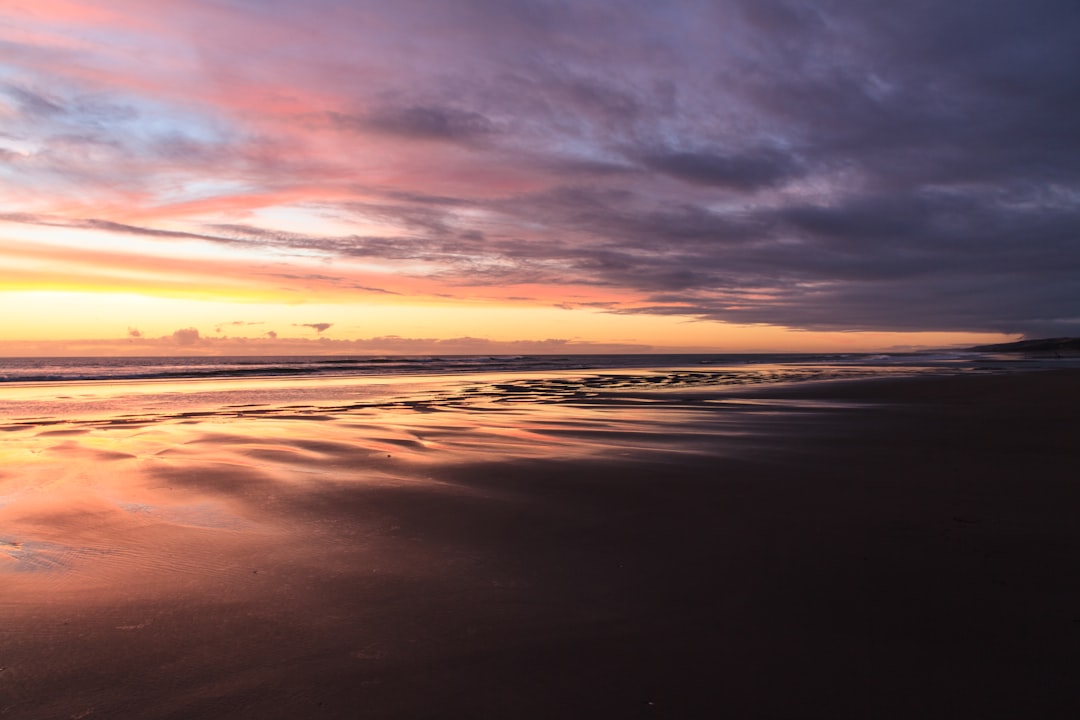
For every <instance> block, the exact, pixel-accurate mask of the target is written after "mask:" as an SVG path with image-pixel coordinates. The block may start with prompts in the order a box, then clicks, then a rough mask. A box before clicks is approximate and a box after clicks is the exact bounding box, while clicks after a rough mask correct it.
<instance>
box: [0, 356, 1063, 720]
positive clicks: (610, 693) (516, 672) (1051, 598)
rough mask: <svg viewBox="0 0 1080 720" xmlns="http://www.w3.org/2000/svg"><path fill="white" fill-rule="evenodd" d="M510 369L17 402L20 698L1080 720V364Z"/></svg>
mask: <svg viewBox="0 0 1080 720" xmlns="http://www.w3.org/2000/svg"><path fill="white" fill-rule="evenodd" d="M514 392H515V391H514V390H512V389H507V388H502V389H501V390H500V389H499V388H495V389H494V390H493V391H492V393H491V394H490V396H489V397H486V399H485V398H481V399H480V400H479V401H477V402H474V403H472V404H471V405H468V406H466V405H461V404H455V403H444V404H438V403H435V404H431V403H424V404H415V403H414V404H412V405H409V404H405V405H401V406H396V407H383V408H370V409H359V410H355V409H354V410H350V411H340V412H327V413H322V414H320V413H314V412H306V413H304V412H296V413H291V412H287V411H278V412H275V413H269V414H264V415H263V416H256V417H250V416H243V413H236V412H230V413H228V414H226V413H211V414H208V415H201V416H192V417H186V418H184V417H174V418H172V419H159V420H157V421H155V422H145V423H140V422H138V421H136V420H132V421H129V422H127V423H125V424H120V425H112V426H110V425H108V424H103V423H96V424H95V423H90V424H65V423H58V424H55V425H36V426H17V425H9V426H7V427H6V428H5V429H6V430H7V432H4V433H0V460H2V464H0V622H2V624H0V717H3V718H4V719H5V720H7V719H8V718H11V719H12V720H15V719H19V720H21V719H23V718H121V717H123V718H226V717H228V718H260V719H264V718H307V717H311V718H359V717H363V718H422V717H424V718H426V717H431V718H458V717H460V718H555V717H559V718H607V717H612V718H633V717H666V718H690V717H731V718H820V717H829V718H843V717H850V718H946V717H948V718H969V717H970V718H989V717H1010V718H1012V717H1015V718H1030V717H1038V718H1048V717H1076V716H1078V715H1077V714H1078V713H1080V691H1078V690H1077V682H1076V678H1077V677H1078V676H1080V573H1078V572H1077V570H1078V569H1080V568H1078V562H1080V560H1078V559H1080V523H1078V522H1077V508H1078V507H1080V480H1078V479H1077V478H1078V475H1080V474H1078V473H1077V472H1076V466H1077V460H1078V458H1080V451H1078V449H1077V447H1078V443H1077V437H1078V436H1080V410H1078V408H1080V374H1078V373H1076V372H1051V373H1037V374H1036V373H1032V374H1024V375H1009V376H979V377H962V378H922V379H894V380H882V381H852V382H844V381H840V382H829V383H819V384H813V385H808V384H803V385H785V386H782V387H772V388H756V389H742V390H734V391H730V390H728V391H725V390H719V389H717V390H710V391H708V392H705V391H682V392H664V391H655V390H647V389H641V390H639V389H633V388H624V389H622V390H619V391H611V392H599V393H584V392H580V391H579V390H571V391H567V392H566V393H564V394H563V395H562V396H561V397H558V398H551V397H546V398H543V399H541V400H542V401H541V400H538V399H537V398H529V397H525V398H520V397H517V396H514ZM511 396H514V397H513V399H514V400H524V401H523V402H514V401H510V400H511ZM238 414H239V415H241V416H237V415H238Z"/></svg>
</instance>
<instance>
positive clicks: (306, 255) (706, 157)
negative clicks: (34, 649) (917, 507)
mask: <svg viewBox="0 0 1080 720" xmlns="http://www.w3.org/2000/svg"><path fill="white" fill-rule="evenodd" d="M374 7H375V5H373V4H366V3H364V2H357V3H344V4H342V3H338V2H335V1H332V0H313V3H311V4H309V5H305V8H310V10H305V11H304V12H301V11H299V10H298V9H297V8H295V7H292V6H289V5H288V4H287V3H263V4H257V5H254V4H245V3H218V4H210V5H207V4H197V5H193V6H191V7H186V6H185V7H179V6H176V7H173V6H172V5H169V6H168V9H164V8H165V6H162V8H158V6H156V5H155V6H154V8H147V9H141V10H140V13H139V14H138V22H135V20H134V19H133V18H132V17H129V16H128V15H126V14H124V13H111V14H110V13H105V12H102V13H101V14H97V15H94V19H93V20H92V21H89V20H88V21H86V24H85V25H84V26H80V31H79V32H78V33H73V32H72V29H71V27H69V25H68V21H64V22H61V21H60V19H59V18H53V17H50V15H49V13H48V12H44V11H42V12H37V13H36V14H33V15H31V14H29V11H27V10H23V9H20V8H18V7H14V6H13V7H12V8H5V9H4V10H3V11H0V12H2V14H3V18H2V19H4V20H5V21H6V22H3V23H0V27H2V28H9V29H8V30H0V41H3V42H5V43H6V45H5V47H9V48H10V49H11V57H12V58H13V60H12V62H11V63H10V65H11V68H10V70H9V71H6V72H7V73H8V74H7V75H5V84H4V85H3V87H2V88H0V102H2V103H3V107H4V112H5V113H7V114H6V115H5V123H4V125H5V128H4V133H5V134H4V137H3V145H4V148H5V150H3V151H0V152H2V153H3V155H4V157H6V158H8V159H11V158H13V157H14V155H13V153H16V154H17V155H18V157H17V160H18V163H19V173H18V175H17V177H16V176H12V175H8V176H3V177H0V197H2V198H3V203H2V204H3V205H4V207H5V208H7V209H9V211H10V212H9V214H7V215H6V216H4V218H5V219H6V220H7V221H8V222H12V223H22V224H27V223H29V224H33V225H40V226H41V227H42V228H57V229H59V228H63V229H65V231H70V233H69V234H70V236H71V237H76V236H78V233H79V232H86V233H91V234H94V236H95V237H97V236H98V235H99V234H105V235H108V236H111V241H110V247H113V248H124V251H125V252H128V251H130V252H133V253H134V252H135V250H133V248H138V249H139V250H138V252H140V253H142V254H144V255H145V256H146V257H147V258H154V257H158V256H165V257H170V258H171V257H173V256H175V255H176V254H180V250H177V252H175V253H172V254H170V253H166V252H165V251H164V250H163V249H164V248H167V249H170V250H171V249H186V248H189V247H192V246H200V247H201V246H202V245H204V244H211V245H217V246H222V247H218V248H216V251H215V252H204V253H202V254H201V255H200V257H204V256H205V257H207V258H219V257H221V256H225V255H228V256H229V257H231V258H238V259H236V260H235V262H234V264H232V265H230V264H228V263H226V262H224V261H222V260H216V259H215V260H207V261H206V274H207V275H208V276H213V277H215V278H222V282H224V281H225V279H228V280H229V281H230V282H234V283H236V285H237V286H241V287H244V288H252V287H254V288H258V289H260V290H265V291H267V292H269V291H271V290H272V291H273V292H275V293H280V294H281V295H284V296H287V297H288V298H289V299H290V301H291V300H293V299H295V298H300V297H307V296H308V295H309V294H310V293H311V291H312V289H313V288H317V289H319V290H320V291H328V290H327V289H328V288H333V289H334V291H336V292H340V293H342V294H348V293H352V292H355V293H360V294H364V293H374V294H379V295H386V296H387V298H389V297H392V296H394V295H395V294H400V295H401V296H409V295H414V294H416V293H418V292H423V293H425V294H427V295H430V296H438V295H445V296H451V297H462V296H468V295H469V294H470V293H477V292H480V291H483V292H486V293H489V294H490V295H492V296H493V295H495V294H497V293H503V294H504V295H505V296H529V297H542V298H546V299H544V300H541V301H540V302H545V303H548V304H553V301H554V302H560V303H565V304H567V306H573V307H578V306H579V305H578V304H576V303H574V302H572V301H571V300H567V299H566V298H565V297H561V296H560V293H561V291H562V290H564V289H566V288H569V287H571V286H575V287H583V288H594V289H597V290H602V291H605V292H610V293H611V294H612V295H618V296H619V298H620V299H619V300H618V301H617V302H614V301H609V300H607V299H603V300H601V301H600V302H611V304H609V305H606V306H599V305H598V306H594V309H596V310H607V311H609V312H619V313H631V314H633V313H636V314H655V315H686V316H687V317H692V318H700V319H705V320H722V321H733V322H740V323H766V324H775V325H783V326H788V327H799V328H807V329H848V330H863V329H877V330H889V329H926V330H931V329H934V330H980V331H1009V332H1012V331H1017V332H1026V333H1030V334H1035V333H1039V332H1044V331H1048V330H1052V331H1053V332H1054V333H1055V334H1070V333H1074V334H1077V333H1080V322H1078V321H1077V318H1080V292H1077V285H1076V280H1075V278H1076V277H1078V274H1077V272H1078V270H1080V244H1078V242H1077V238H1080V211H1077V202H1076V199H1077V197H1080V81H1078V71H1077V68H1080V44H1078V43H1077V42H1076V38H1077V37H1078V36H1080V14H1078V13H1076V12H1075V10H1074V6H1073V3H1071V2H1069V1H1068V0H1031V2H1028V3H1024V4H1020V3H1016V2H1010V1H1007V0H986V1H985V2H982V3H979V4H978V6H977V7H975V6H973V5H971V4H968V3H933V2H928V1H926V2H924V1H921V0H920V1H918V2H910V3H904V4H902V5H897V6H891V7H888V8H885V7H882V6H881V5H880V4H875V3H862V2H855V1H853V0H838V1H837V2H830V3H820V2H809V0H805V1H800V0H718V1H717V2H710V3H668V4H656V3H611V2H606V1H599V0H581V2H575V3H554V2H551V3H549V2H531V1H530V2H495V1H494V0H468V1H465V0H462V1H460V2H450V3H445V4H440V5H439V6H438V7H434V6H432V5H431V4H428V3H417V2H412V1H411V0H410V1H404V2H401V3H395V4H394V6H393V7H383V6H381V5H380V6H379V7H378V13H377V14H378V18H379V23H378V27H377V29H375V28H374V27H373V25H372V23H371V22H370V17H371V14H370V13H371V9H372V8H374ZM31 23H32V25H31ZM31 26H32V27H34V28H37V29H38V31H39V32H38V33H37V35H35V37H37V38H38V40H36V41H35V42H34V43H33V44H31V43H29V42H28V41H27V39H26V37H25V36H24V35H22V34H20V33H18V32H15V31H14V30H11V29H10V28H18V27H31ZM195 26H198V27H199V28H200V31H199V32H198V33H194V32H192V31H191V29H190V28H192V27H195ZM240 29H243V32H242V33H241V32H240ZM238 37H242V40H241V41H237V40H236V38H238ZM158 48H162V51H161V52H158V53H157V56H160V57H163V58H166V60H165V61H163V62H161V63H132V62H130V61H129V60H128V58H129V57H130V56H134V55H137V54H138V52H139V51H140V50H143V51H150V50H156V49H158ZM121 49H122V50H121ZM191 58H198V62H193V61H191V60H190V59H191ZM27 233H28V234H30V233H31V230H27ZM27 242H29V241H27ZM4 252H6V253H14V252H15V251H14V250H10V249H4ZM118 252H119V251H118ZM200 252H202V251H200ZM72 256H73V257H74V254H73V255H72ZM20 257H22V256H20ZM102 262H104V260H102ZM30 265H31V263H24V264H23V265H19V266H18V267H24V266H27V267H28V266H30ZM283 266H284V267H283ZM328 266H333V267H334V270H333V271H329V270H327V269H326V268H327V267H328ZM11 267H13V268H14V267H16V264H15V263H12V264H11ZM242 267H244V268H248V269H247V270H244V269H241V268H242ZM355 268H362V270H356V269H355ZM115 270H116V272H115V273H113V276H108V274H107V273H105V272H104V271H103V272H102V273H101V275H102V277H105V278H106V279H107V280H108V281H110V282H114V283H118V284H119V283H122V282H124V278H126V277H127V273H128V271H129V270H130V267H129V266H127V265H123V264H118V265H117V267H116V268H115ZM20 272H22V271H20ZM27 272H28V271H27ZM110 278H111V279H110ZM104 281H105V280H103V282H104ZM541 285H545V286H546V288H543V291H540V289H539V288H538V286H541ZM522 286H527V287H522ZM318 325H319V324H318V323H313V324H310V325H308V326H307V327H310V328H312V329H315V330H316V332H317V333H319V334H321V333H322V332H323V331H322V330H319V329H318V327H317V326H318ZM478 333H479V331H478Z"/></svg>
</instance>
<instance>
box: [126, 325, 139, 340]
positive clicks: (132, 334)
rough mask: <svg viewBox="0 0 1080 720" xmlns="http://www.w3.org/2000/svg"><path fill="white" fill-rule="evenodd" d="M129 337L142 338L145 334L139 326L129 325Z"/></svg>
mask: <svg viewBox="0 0 1080 720" xmlns="http://www.w3.org/2000/svg"><path fill="white" fill-rule="evenodd" d="M127 334H128V337H133V338H140V337H142V336H143V334H142V331H141V330H139V329H138V328H133V327H129V328H128V330H127Z"/></svg>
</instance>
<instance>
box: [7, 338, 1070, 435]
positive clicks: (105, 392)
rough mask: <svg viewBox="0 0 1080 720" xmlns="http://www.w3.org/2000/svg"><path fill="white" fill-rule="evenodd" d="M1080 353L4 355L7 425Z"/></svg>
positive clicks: (935, 370)
mask: <svg viewBox="0 0 1080 720" xmlns="http://www.w3.org/2000/svg"><path fill="white" fill-rule="evenodd" d="M1076 362H1077V361H1076V359H1065V360H1062V359H1055V358H1046V357H1033V356H1031V357H1025V356H1016V355H1012V356H1007V355H1000V354H997V355H995V354H990V353H978V352H971V351H937V352H921V353H873V354H871V353H865V354H861V353H847V354H810V353H803V354H789V353H757V354H730V353H718V354H667V355H664V354H642V355H494V356H492V355H466V356H434V355H432V356H379V357H364V356H352V357H337V356H307V357H298V356H268V357H254V356H253V357H217V356H215V357H205V356H194V357H193V356H184V357H51V358H44V357H43V358H27V357H19V358H0V423H2V424H3V425H0V426H6V427H9V428H18V427H22V426H25V425H40V424H55V423H60V422H82V421H93V422H105V421H107V422H111V423H114V424H115V423H124V422H139V423H145V422H151V421H153V420H155V419H167V418H174V417H196V416H206V415H208V414H214V413H219V412H223V413H226V414H227V413H230V412H233V413H236V412H244V413H248V414H255V413H262V414H279V413H282V412H287V413H289V414H292V415H296V414H298V413H305V412H306V413H313V412H325V411H328V410H332V411H335V412H347V411H348V410H350V409H357V408H368V407H377V406H380V405H395V404H396V405H401V404H402V403H406V404H409V403H411V404H414V405H415V404H421V405H427V406H430V405H431V404H432V403H438V404H439V405H446V404H457V405H462V404H475V403H476V402H478V401H485V402H490V401H493V400H497V401H503V402H516V403H521V402H547V403H551V402H566V401H574V400H580V399H581V398H582V397H588V396H589V395H590V394H595V393H598V392H605V393H612V392H616V393H617V392H621V391H629V390H633V391H635V392H638V391H652V390H666V391H671V390H688V389H694V388H699V389H705V388H714V389H715V388H720V387H732V388H734V387H738V386H745V385H760V384H763V383H765V384H767V383H792V382H810V381H820V380H837V379H856V378H867V377H874V376H879V375H889V376H897V375H901V374H964V373H987V372H990V373H1000V372H1014V371H1017V370H1028V369H1043V368H1051V367H1060V366H1063V365H1068V364H1076Z"/></svg>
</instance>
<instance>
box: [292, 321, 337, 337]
mask: <svg viewBox="0 0 1080 720" xmlns="http://www.w3.org/2000/svg"><path fill="white" fill-rule="evenodd" d="M333 326H334V324H333V323H325V322H320V323H294V324H293V327H306V328H311V329H312V330H314V331H315V332H317V333H319V334H320V335H322V334H323V333H324V332H326V331H327V330H329V329H330V328H332V327H333Z"/></svg>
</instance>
